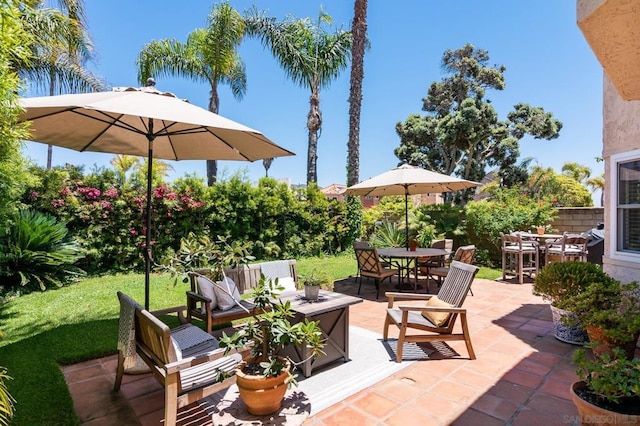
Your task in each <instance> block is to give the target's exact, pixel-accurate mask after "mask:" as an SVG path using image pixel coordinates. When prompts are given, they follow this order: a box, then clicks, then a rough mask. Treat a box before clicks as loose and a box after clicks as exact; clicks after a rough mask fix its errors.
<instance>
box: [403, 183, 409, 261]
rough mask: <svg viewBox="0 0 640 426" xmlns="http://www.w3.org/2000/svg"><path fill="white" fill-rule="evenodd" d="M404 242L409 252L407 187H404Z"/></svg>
mask: <svg viewBox="0 0 640 426" xmlns="http://www.w3.org/2000/svg"><path fill="white" fill-rule="evenodd" d="M404 240H405V241H404V242H405V247H406V248H407V251H408V250H409V187H408V186H406V185H405V186H404Z"/></svg>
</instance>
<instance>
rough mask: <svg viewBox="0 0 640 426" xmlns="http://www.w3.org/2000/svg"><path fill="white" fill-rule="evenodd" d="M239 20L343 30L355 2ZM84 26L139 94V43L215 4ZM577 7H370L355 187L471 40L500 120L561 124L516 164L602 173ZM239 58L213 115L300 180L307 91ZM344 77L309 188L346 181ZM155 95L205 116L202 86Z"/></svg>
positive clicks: (127, 13) (188, 24) (269, 6)
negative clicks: (522, 109) (499, 80)
mask: <svg viewBox="0 0 640 426" xmlns="http://www.w3.org/2000/svg"><path fill="white" fill-rule="evenodd" d="M230 3H231V5H232V6H233V7H235V8H236V9H238V10H239V11H241V12H242V11H244V10H246V9H248V8H249V7H251V5H253V4H255V5H256V6H257V7H258V9H261V10H266V11H267V12H268V14H269V15H271V16H275V17H278V18H284V17H285V15H287V14H292V15H294V16H296V17H311V18H312V19H316V17H317V16H318V12H319V10H320V7H321V6H322V8H323V9H324V10H325V12H326V13H328V14H329V15H331V16H332V17H333V24H334V25H335V26H337V27H342V28H344V29H348V28H349V26H350V25H351V20H352V15H353V2H352V1H347V0H325V1H323V2H316V1H309V0H305V1H300V0H297V1H295V0H255V1H234V0H232V1H231V2H230ZM85 4H86V8H87V14H88V25H89V31H90V34H91V37H92V39H93V42H94V44H95V47H96V50H97V54H98V59H97V62H96V63H95V64H94V65H93V66H92V68H93V69H94V70H95V72H96V73H97V74H99V75H101V76H102V77H103V78H104V79H106V81H108V83H109V84H110V85H112V86H137V85H138V84H137V81H136V67H135V60H136V57H137V55H138V53H139V52H140V50H141V49H142V48H143V46H144V44H145V43H147V42H149V41H152V40H155V39H162V38H175V39H177V40H180V41H183V42H184V41H186V38H187V35H188V34H189V33H190V32H191V31H192V30H193V29H195V28H198V27H203V26H205V24H206V17H207V15H208V13H209V11H210V9H211V7H212V5H213V4H214V2H206V1H201V0H187V1H182V2H175V1H167V0H156V1H153V2H152V1H147V0H144V1H142V0H138V1H130V0H110V1H108V2H106V1H86V2H85ZM575 8H576V6H575V1H573V0H561V1H558V0H544V1H543V0H538V1H528V2H524V1H513V0H492V1H490V2H479V1H477V0H457V1H435V0H403V1H397V2H391V1H381V0H378V1H369V9H368V35H369V38H370V42H371V49H370V50H369V51H367V53H366V55H365V63H364V66H365V79H364V86H363V103H362V119H361V130H360V152H361V157H360V180H364V179H367V178H369V177H372V176H374V175H377V174H379V173H382V172H384V171H386V170H388V169H390V168H392V167H395V166H396V165H397V163H398V159H397V158H396V157H395V156H394V154H393V149H394V148H396V147H397V146H398V145H399V137H398V136H397V134H396V132H395V124H396V123H397V122H399V121H404V120H405V119H406V118H407V116H408V115H409V114H414V113H418V114H423V112H422V111H421V108H422V101H421V100H422V98H423V97H424V96H425V95H426V93H427V89H428V87H429V85H430V84H431V83H432V82H433V81H439V80H441V79H442V78H443V77H444V75H443V74H442V73H441V70H440V61H441V58H442V54H443V52H444V51H445V50H447V49H457V48H459V47H461V46H463V45H464V44H465V43H472V44H473V45H475V46H476V47H478V48H482V49H485V50H487V51H488V52H489V55H490V63H491V64H498V65H505V66H506V68H507V70H506V73H505V78H506V89H505V90H503V91H492V92H488V93H487V98H488V99H490V100H491V101H492V102H493V104H494V106H495V108H496V110H497V111H498V114H499V117H500V119H506V114H507V113H508V112H509V111H510V110H511V109H512V107H513V105H514V104H516V103H518V102H524V103H529V104H531V105H534V106H541V107H543V108H545V110H547V111H550V112H552V113H553V114H554V116H555V117H556V118H558V119H559V120H560V121H562V122H563V124H564V127H563V129H562V131H561V133H560V137H559V138H558V139H555V140H552V141H539V140H533V139H532V138H525V139H523V140H522V141H521V158H524V157H534V158H535V161H534V164H539V165H541V166H543V167H553V168H554V169H556V170H558V171H559V170H560V169H561V167H562V165H563V164H564V163H565V162H566V161H575V162H578V163H580V164H583V165H587V166H589V167H590V168H591V169H592V175H594V176H595V175H599V174H600V173H602V170H603V165H602V163H597V162H596V161H595V157H598V156H600V155H601V154H602V68H601V67H600V65H599V64H598V62H597V60H596V58H595V56H594V55H593V53H592V52H591V50H590V49H589V46H588V45H587V43H586V41H585V39H584V38H583V36H582V34H581V33H580V30H579V29H578V27H577V24H576V11H575ZM240 55H241V56H242V59H243V60H244V62H245V65H246V70H247V82H248V90H247V94H246V95H245V97H244V99H243V100H242V101H236V100H235V99H234V98H233V96H232V95H231V93H230V91H229V90H228V88H226V87H224V86H222V87H221V88H220V114H221V115H223V116H226V117H228V118H230V119H233V120H236V121H238V122H240V123H242V124H245V125H247V126H250V127H253V128H254V129H257V130H259V131H261V132H262V133H264V134H265V135H266V136H268V137H269V138H270V139H271V140H273V141H274V142H276V143H277V144H279V145H281V146H283V147H285V148H287V149H289V150H291V151H293V152H295V153H296V154H297V155H296V156H295V157H286V158H278V159H276V160H275V161H274V162H273V164H272V166H271V168H270V170H269V175H270V176H272V177H275V178H289V179H290V181H291V183H304V182H306V161H307V159H306V152H307V129H306V115H307V112H308V109H309V91H308V89H306V88H300V87H297V86H294V85H293V83H291V82H290V81H289V80H288V79H287V78H286V77H285V75H284V73H283V72H282V70H281V69H280V67H279V65H278V64H277V62H276V61H275V59H273V57H272V56H271V54H270V53H269V52H268V51H265V50H264V49H263V48H262V46H261V45H260V44H259V43H258V42H257V41H256V40H251V39H249V40H246V41H245V42H244V43H243V45H242V46H241V48H240ZM349 72H350V71H349V69H346V70H345V71H344V72H343V74H342V75H341V77H340V78H339V79H338V80H336V81H335V82H334V83H333V84H332V85H331V87H330V88H329V89H325V90H324V91H323V92H321V95H320V99H321V104H320V107H321V110H322V113H323V120H324V122H323V129H322V134H321V137H320V139H319V145H318V147H319V148H318V183H319V185H320V186H326V185H329V184H331V183H344V182H345V181H346V156H347V137H348V108H349V104H348V102H347V99H348V96H349ZM157 87H158V88H159V89H160V90H165V91H170V92H173V93H175V94H176V95H178V96H179V97H181V98H185V99H189V101H190V102H191V103H193V104H196V105H199V106H201V107H203V108H206V107H207V105H208V99H209V90H208V87H207V86H206V85H205V84H203V83H198V82H194V81H190V80H185V79H161V78H158V79H157ZM25 152H26V154H27V155H28V156H29V157H31V158H32V159H33V160H34V161H35V162H36V163H38V164H40V165H44V164H45V162H46V146H45V145H42V144H38V143H28V144H27V148H26V150H25ZM112 157H113V156H111V155H107V154H96V153H78V152H74V151H69V150H65V149H62V148H54V153H53V162H54V165H58V164H64V163H67V162H68V163H73V164H84V165H85V166H86V167H85V170H86V171H89V170H90V169H91V168H92V166H93V165H94V164H96V165H98V166H108V165H109V160H110V159H111V158H112ZM169 164H170V165H171V166H172V167H173V171H172V172H171V176H170V179H173V178H176V177H179V176H183V175H185V174H186V173H195V174H197V175H200V176H203V177H204V175H205V163H204V161H180V162H169ZM236 170H244V171H246V173H247V175H248V176H249V177H250V179H252V180H257V179H259V178H260V177H262V176H264V168H263V166H262V161H257V162H255V163H243V162H220V163H219V171H220V174H219V176H225V175H226V176H228V175H230V174H231V173H234V172H235V171H236Z"/></svg>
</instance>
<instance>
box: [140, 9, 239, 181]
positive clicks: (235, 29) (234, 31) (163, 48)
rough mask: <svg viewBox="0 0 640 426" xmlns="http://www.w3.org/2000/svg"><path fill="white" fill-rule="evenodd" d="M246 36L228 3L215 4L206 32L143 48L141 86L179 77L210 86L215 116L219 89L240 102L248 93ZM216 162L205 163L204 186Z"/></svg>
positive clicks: (215, 169)
mask: <svg viewBox="0 0 640 426" xmlns="http://www.w3.org/2000/svg"><path fill="white" fill-rule="evenodd" d="M244 32H245V23H244V20H243V18H242V15H240V13H239V12H238V11H237V10H235V9H234V8H233V7H231V6H230V5H229V3H228V2H226V1H225V2H222V3H218V4H215V5H214V6H213V8H212V9H211V12H210V13H209V17H208V20H207V27H206V28H199V29H196V30H194V31H193V32H192V33H191V34H189V36H188V37H187V41H186V43H181V42H179V41H177V40H174V39H163V40H154V41H152V42H151V43H148V44H146V45H145V46H144V48H143V50H142V51H141V52H140V55H139V56H138V60H137V67H138V80H139V81H140V83H144V82H146V81H147V78H149V77H155V76H179V77H186V78H189V79H191V80H194V81H198V82H205V83H208V84H209V87H210V90H211V91H210V94H211V96H210V97H209V111H211V112H214V113H216V114H218V112H219V110H220V97H219V95H218V85H219V84H221V83H224V84H228V85H229V87H230V88H231V93H232V94H233V96H234V98H235V99H237V100H241V99H242V98H243V97H244V94H245V92H246V90H247V76H246V73H245V66H244V63H243V62H242V60H241V58H240V55H239V54H238V51H237V49H238V47H239V46H240V43H241V42H242V39H243V37H244ZM217 175H218V166H217V162H216V161H215V160H208V161H207V183H208V184H209V186H211V185H213V184H214V183H215V181H216V179H217Z"/></svg>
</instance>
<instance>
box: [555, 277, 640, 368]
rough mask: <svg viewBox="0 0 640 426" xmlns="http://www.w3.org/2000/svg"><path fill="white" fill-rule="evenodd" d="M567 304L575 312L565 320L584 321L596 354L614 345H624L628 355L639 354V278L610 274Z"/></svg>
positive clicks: (610, 348)
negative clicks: (624, 279)
mask: <svg viewBox="0 0 640 426" xmlns="http://www.w3.org/2000/svg"><path fill="white" fill-rule="evenodd" d="M565 308H566V309H568V310H570V311H571V312H574V315H573V316H572V317H570V318H566V319H565V321H566V323H567V324H568V325H572V324H576V323H579V324H582V325H583V326H584V327H585V328H586V330H587V333H588V335H589V340H590V341H591V344H590V346H591V348H592V349H593V352H594V354H595V355H596V356H601V355H602V353H604V352H608V353H609V354H611V351H612V348H614V347H619V348H620V349H622V350H623V351H624V352H625V353H626V355H627V358H629V359H631V358H633V357H634V355H635V349H636V343H637V341H638V337H640V286H639V285H638V283H637V282H631V283H628V284H621V283H620V282H619V281H617V280H615V279H613V278H611V277H609V276H606V277H604V279H602V280H599V281H594V282H593V283H591V284H590V285H589V286H587V288H586V289H585V290H584V291H582V292H581V293H580V294H577V295H576V296H574V297H573V298H571V299H570V300H568V301H567V303H566V304H565Z"/></svg>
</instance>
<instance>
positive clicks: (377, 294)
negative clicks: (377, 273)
mask: <svg viewBox="0 0 640 426" xmlns="http://www.w3.org/2000/svg"><path fill="white" fill-rule="evenodd" d="M376 290H377V291H376V300H378V298H379V297H380V278H376Z"/></svg>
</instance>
